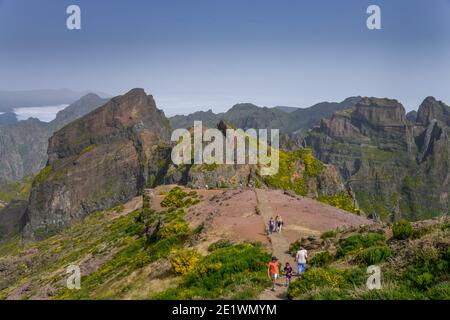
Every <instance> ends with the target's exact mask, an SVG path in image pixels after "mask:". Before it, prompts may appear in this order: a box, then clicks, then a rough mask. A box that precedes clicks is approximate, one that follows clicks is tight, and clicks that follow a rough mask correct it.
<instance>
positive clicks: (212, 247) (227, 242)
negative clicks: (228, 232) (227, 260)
mask: <svg viewBox="0 0 450 320" xmlns="http://www.w3.org/2000/svg"><path fill="white" fill-rule="evenodd" d="M232 245H233V243H232V242H231V241H230V240H227V239H220V240H218V241H216V242H214V243H213V244H211V245H210V246H209V247H208V251H209V252H213V251H215V250H217V249H221V248H227V247H231V246H232Z"/></svg>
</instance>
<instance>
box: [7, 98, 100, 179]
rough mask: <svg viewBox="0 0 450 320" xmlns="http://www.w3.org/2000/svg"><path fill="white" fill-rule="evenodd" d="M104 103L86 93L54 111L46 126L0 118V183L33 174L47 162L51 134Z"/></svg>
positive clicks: (31, 121) (29, 120) (10, 114)
mask: <svg viewBox="0 0 450 320" xmlns="http://www.w3.org/2000/svg"><path fill="white" fill-rule="evenodd" d="M106 101H107V99H102V98H100V97H99V96H98V95H96V94H88V95H86V96H84V97H82V98H81V99H80V100H78V101H76V102H75V103H73V104H71V105H69V106H68V107H67V108H65V109H64V110H62V111H60V112H58V114H57V116H56V119H55V120H53V121H51V122H49V123H46V122H42V121H39V120H38V119H34V118H30V119H28V120H24V121H17V119H16V118H15V116H14V114H12V113H5V114H3V115H0V137H1V138H0V184H1V183H2V181H3V183H4V182H7V181H10V182H11V181H18V180H21V179H22V178H24V177H26V176H28V175H33V174H35V173H37V172H38V171H39V170H40V169H42V168H43V167H44V166H45V163H46V162H47V146H48V139H49V138H50V137H51V136H52V134H53V133H54V132H55V131H57V130H59V129H60V128H62V127H63V126H65V125H66V124H68V123H70V122H71V121H73V120H75V119H77V118H79V117H81V116H83V115H85V114H87V113H89V112H91V111H92V110H94V109H96V108H98V107H99V106H101V105H102V104H104V103H106Z"/></svg>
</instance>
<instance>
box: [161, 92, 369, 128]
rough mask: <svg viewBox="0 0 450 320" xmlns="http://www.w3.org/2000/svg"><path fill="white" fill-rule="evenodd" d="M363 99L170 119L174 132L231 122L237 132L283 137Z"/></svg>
mask: <svg viewBox="0 0 450 320" xmlns="http://www.w3.org/2000/svg"><path fill="white" fill-rule="evenodd" d="M360 99H361V97H351V98H347V99H345V100H344V101H342V102H321V103H318V104H315V105H313V106H311V107H309V108H304V109H300V108H293V107H274V108H267V107H258V106H256V105H254V104H251V103H241V104H237V105H235V106H233V107H232V108H231V109H230V110H228V111H227V112H224V113H218V114H215V113H214V112H212V111H211V110H209V111H206V112H205V111H199V112H195V113H192V114H189V115H187V116H185V115H178V116H174V117H171V118H169V120H170V124H171V126H172V128H174V129H176V128H188V127H191V126H193V124H194V120H196V121H202V122H203V124H204V125H205V126H208V127H214V126H215V125H216V124H217V123H219V122H220V121H227V122H229V123H231V124H232V125H234V126H236V127H237V128H241V129H244V130H245V129H248V128H267V129H270V128H274V129H280V132H281V133H285V134H293V133H299V132H304V131H306V130H308V129H310V128H312V127H313V126H314V125H315V124H318V123H319V121H320V119H322V118H329V117H331V115H332V114H333V113H334V112H336V111H338V110H343V109H346V108H349V107H351V106H353V105H355V104H356V103H357V102H358V101H359V100H360Z"/></svg>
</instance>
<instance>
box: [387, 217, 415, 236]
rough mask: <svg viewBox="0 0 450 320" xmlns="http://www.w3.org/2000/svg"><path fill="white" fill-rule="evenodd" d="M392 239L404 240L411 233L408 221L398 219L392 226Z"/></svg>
mask: <svg viewBox="0 0 450 320" xmlns="http://www.w3.org/2000/svg"><path fill="white" fill-rule="evenodd" d="M392 233H393V236H394V239H397V240H406V239H409V238H411V236H412V235H413V227H412V225H411V223H410V222H409V221H406V220H400V221H398V222H396V223H394V225H393V226H392Z"/></svg>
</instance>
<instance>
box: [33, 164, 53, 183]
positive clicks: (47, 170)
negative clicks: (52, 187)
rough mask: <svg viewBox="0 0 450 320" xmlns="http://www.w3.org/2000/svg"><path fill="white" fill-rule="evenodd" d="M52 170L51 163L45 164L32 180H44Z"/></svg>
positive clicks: (40, 181)
mask: <svg viewBox="0 0 450 320" xmlns="http://www.w3.org/2000/svg"><path fill="white" fill-rule="evenodd" d="M52 170H53V168H52V166H51V165H48V166H46V167H45V168H44V169H42V170H41V171H40V172H39V173H38V174H37V175H36V176H35V177H34V182H36V183H43V182H45V181H46V180H47V179H48V178H49V177H50V174H51V173H52Z"/></svg>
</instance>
